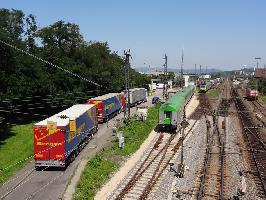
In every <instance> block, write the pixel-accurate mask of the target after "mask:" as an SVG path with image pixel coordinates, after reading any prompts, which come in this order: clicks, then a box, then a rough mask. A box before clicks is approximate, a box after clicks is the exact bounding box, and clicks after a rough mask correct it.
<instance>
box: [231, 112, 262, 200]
mask: <svg viewBox="0 0 266 200" xmlns="http://www.w3.org/2000/svg"><path fill="white" fill-rule="evenodd" d="M226 123H227V124H226V125H227V135H226V136H227V137H226V143H227V144H226V158H227V167H228V168H227V170H228V177H227V184H226V191H227V192H226V193H227V197H228V199H229V198H233V196H235V195H237V190H238V189H239V188H241V179H242V178H241V176H240V175H239V172H240V171H241V172H242V173H243V176H244V179H245V182H246V186H247V187H246V188H247V193H246V194H245V195H243V196H241V197H240V199H243V200H244V199H247V200H248V199H256V200H257V199H261V198H259V197H258V196H257V195H256V194H257V189H256V185H255V183H254V181H253V179H252V175H251V174H250V173H249V172H250V167H249V164H248V161H247V152H246V151H245V150H246V149H247V147H246V145H245V142H244V139H243V135H242V130H241V128H240V126H239V125H238V124H239V120H238V118H237V116H235V115H234V116H229V118H228V120H227V122H226Z"/></svg>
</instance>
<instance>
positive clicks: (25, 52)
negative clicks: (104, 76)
mask: <svg viewBox="0 0 266 200" xmlns="http://www.w3.org/2000/svg"><path fill="white" fill-rule="evenodd" d="M0 43H2V44H4V45H6V46H8V47H10V48H13V49H15V50H17V51H19V52H21V53H24V54H26V55H28V56H30V57H32V58H34V59H36V60H39V61H41V62H43V63H45V64H48V65H50V66H52V67H55V68H57V69H59V70H61V71H64V72H65V73H68V74H70V75H72V76H74V77H77V78H79V79H81V80H83V81H86V82H89V83H91V84H93V85H96V86H99V87H102V88H106V87H105V86H103V85H100V84H98V83H96V82H94V81H91V80H89V79H87V78H85V77H83V76H81V75H79V74H76V73H74V72H72V71H70V70H68V69H64V68H63V67H60V66H58V65H55V64H53V63H51V62H49V61H47V60H44V59H42V58H40V57H38V56H35V55H34V54H32V53H29V52H27V51H25V50H23V49H20V48H18V47H16V46H14V45H12V44H9V43H8V42H5V41H3V40H1V39H0Z"/></svg>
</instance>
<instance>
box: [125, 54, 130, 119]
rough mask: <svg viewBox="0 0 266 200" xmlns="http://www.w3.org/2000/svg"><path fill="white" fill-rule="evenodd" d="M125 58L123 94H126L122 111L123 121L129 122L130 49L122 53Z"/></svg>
mask: <svg viewBox="0 0 266 200" xmlns="http://www.w3.org/2000/svg"><path fill="white" fill-rule="evenodd" d="M124 56H125V92H126V94H127V97H126V101H125V109H124V121H129V120H130V91H129V89H130V80H129V70H130V62H129V58H130V57H131V55H130V49H129V50H128V51H124Z"/></svg>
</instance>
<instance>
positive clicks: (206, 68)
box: [206, 66, 208, 75]
mask: <svg viewBox="0 0 266 200" xmlns="http://www.w3.org/2000/svg"><path fill="white" fill-rule="evenodd" d="M207 68H208V67H207V66H206V75H207Z"/></svg>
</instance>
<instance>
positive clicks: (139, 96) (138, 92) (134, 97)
mask: <svg viewBox="0 0 266 200" xmlns="http://www.w3.org/2000/svg"><path fill="white" fill-rule="evenodd" d="M129 94H130V106H135V105H137V104H139V103H142V102H146V101H147V90H146V89H145V88H133V89H130V90H129Z"/></svg>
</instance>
